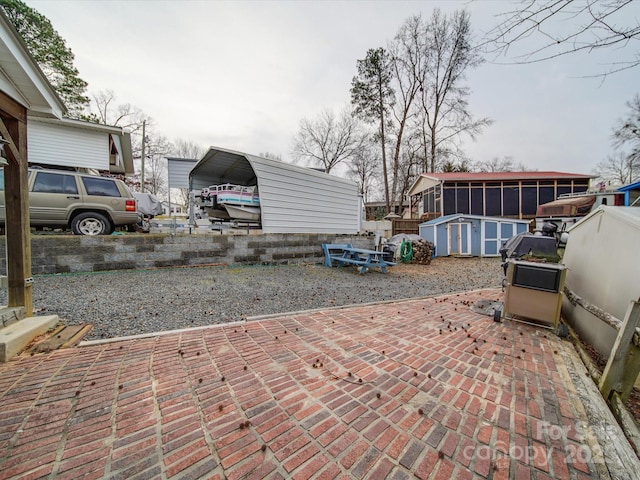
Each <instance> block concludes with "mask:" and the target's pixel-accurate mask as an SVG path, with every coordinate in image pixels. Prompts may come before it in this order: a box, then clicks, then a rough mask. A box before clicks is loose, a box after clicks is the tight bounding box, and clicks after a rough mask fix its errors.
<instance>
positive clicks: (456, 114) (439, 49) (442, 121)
mask: <svg viewBox="0 0 640 480" xmlns="http://www.w3.org/2000/svg"><path fill="white" fill-rule="evenodd" d="M425 35H426V42H425V48H426V49H427V51H426V52H425V54H424V55H425V58H426V59H427V65H426V68H425V70H424V72H425V75H424V77H423V78H422V79H421V84H420V94H421V95H420V103H421V107H422V108H421V114H422V124H423V126H424V132H425V133H424V136H425V138H426V139H428V140H429V143H428V146H427V145H425V161H426V162H427V164H426V165H425V166H428V167H429V170H428V171H431V172H433V171H435V168H436V165H437V164H438V154H439V152H444V153H446V154H448V155H457V156H458V157H460V159H461V160H464V158H463V155H460V150H459V141H460V139H461V137H462V136H463V135H466V136H469V137H471V138H472V139H475V138H476V136H477V135H478V134H479V133H481V132H482V130H483V129H484V128H485V127H487V126H489V125H491V124H492V120H491V119H489V118H486V117H485V118H481V119H478V120H476V119H474V118H473V115H472V114H471V112H470V111H469V104H468V102H467V98H468V96H469V95H470V93H471V91H470V89H469V88H468V87H465V86H464V85H463V81H464V80H465V74H466V72H467V71H468V70H469V69H470V68H475V67H477V66H479V65H480V64H481V63H482V62H483V59H482V57H480V55H479V54H478V53H477V51H476V50H475V49H474V48H473V46H472V44H471V25H470V22H469V14H468V13H467V12H465V11H456V12H453V14H452V15H451V16H450V17H446V16H444V15H443V14H442V13H441V12H440V10H439V9H435V10H434V12H433V15H432V16H431V19H430V21H429V22H428V24H427V25H426V26H425Z"/></svg>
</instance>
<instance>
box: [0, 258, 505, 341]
mask: <svg viewBox="0 0 640 480" xmlns="http://www.w3.org/2000/svg"><path fill="white" fill-rule="evenodd" d="M501 281H502V269H501V268H500V259H499V258H436V259H434V261H433V262H432V263H431V265H402V264H400V265H397V266H395V267H392V268H390V269H389V270H388V273H387V274H386V275H385V274H382V273H380V272H379V271H378V270H377V269H376V270H371V271H369V272H367V273H366V274H364V275H359V274H358V273H357V270H356V268H355V267H347V268H341V269H338V268H328V267H325V266H322V265H287V266H243V267H200V268H177V269H161V270H135V271H131V270H125V271H114V272H100V273H86V274H64V275H44V276H37V277H36V278H35V282H34V287H33V299H34V300H33V303H34V309H35V311H36V312H37V314H41V315H42V314H57V315H58V316H59V317H60V318H61V319H62V321H63V322H64V323H65V324H69V325H71V324H80V323H91V324H93V326H94V327H93V330H92V331H91V332H90V333H89V335H87V336H86V337H85V339H88V340H89V339H102V338H112V337H119V336H126V335H136V334H141V333H152V332H157V331H163V330H173V329H179V328H186V327H194V326H201V325H211V324H217V323H225V322H234V321H239V320H244V319H246V318H247V317H250V316H255V315H265V314H272V313H284V312H291V311H299V310H307V309H314V308H321V307H332V306H342V305H350V304H359V303H367V302H378V301H384V300H399V299H404V298H410V297H422V296H428V295H433V294H439V293H449V292H461V291H466V290H474V289H477V288H486V287H499V286H500V285H501ZM0 304H4V305H6V290H3V291H1V292H0Z"/></svg>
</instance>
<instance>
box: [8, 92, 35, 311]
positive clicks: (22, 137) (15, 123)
mask: <svg viewBox="0 0 640 480" xmlns="http://www.w3.org/2000/svg"><path fill="white" fill-rule="evenodd" d="M0 114H1V115H0V133H2V136H3V137H4V139H5V140H8V141H9V142H10V143H9V144H8V145H6V147H5V152H6V153H7V157H8V158H7V160H8V162H9V165H7V166H6V167H5V168H4V183H5V191H4V194H5V232H6V233H5V239H6V252H7V277H8V278H7V280H8V289H7V297H8V306H9V307H24V309H25V313H26V315H27V316H29V317H30V316H32V315H33V296H32V289H31V235H30V229H29V185H28V163H27V110H26V108H24V107H23V106H21V105H19V104H18V103H16V102H14V101H13V100H11V99H9V98H8V97H7V96H6V95H1V96H0Z"/></svg>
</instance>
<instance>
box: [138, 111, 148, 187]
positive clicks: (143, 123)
mask: <svg viewBox="0 0 640 480" xmlns="http://www.w3.org/2000/svg"><path fill="white" fill-rule="evenodd" d="M146 126H147V121H146V120H143V121H142V156H141V160H142V167H141V170H140V191H141V192H144V156H145V153H144V144H145V141H146V136H145V132H144V130H145V127H146Z"/></svg>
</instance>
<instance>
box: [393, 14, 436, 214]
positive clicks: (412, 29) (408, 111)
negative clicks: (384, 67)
mask: <svg viewBox="0 0 640 480" xmlns="http://www.w3.org/2000/svg"><path fill="white" fill-rule="evenodd" d="M425 41H426V37H425V35H424V23H423V21H422V18H421V17H420V16H414V17H410V18H408V19H407V20H406V21H405V23H404V24H403V25H402V26H401V27H400V30H398V33H397V34H396V36H395V38H394V40H393V42H391V44H390V46H389V52H390V53H391V56H392V63H391V65H392V72H393V80H394V91H395V100H396V101H395V102H394V104H392V105H391V112H392V115H393V118H394V124H393V129H392V130H391V132H392V133H393V134H394V136H395V138H394V141H395V147H394V150H393V158H392V165H391V178H392V182H391V201H392V203H393V205H394V206H395V205H396V204H399V205H401V204H402V199H403V196H404V193H405V186H406V184H407V178H406V174H407V172H408V171H411V170H412V168H411V166H412V164H413V163H412V161H411V159H413V158H414V153H415V152H413V151H412V152H410V153H408V152H403V147H404V144H405V132H406V131H407V129H408V128H409V127H410V122H411V119H412V118H413V117H415V115H416V109H415V100H416V96H417V95H418V93H419V90H420V88H421V87H422V79H423V78H424V77H425V75H426V72H425V68H426V66H427V58H426V57H425V53H426V51H427V50H426V46H425V44H424V42H425ZM407 188H408V187H407ZM392 211H394V210H392Z"/></svg>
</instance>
